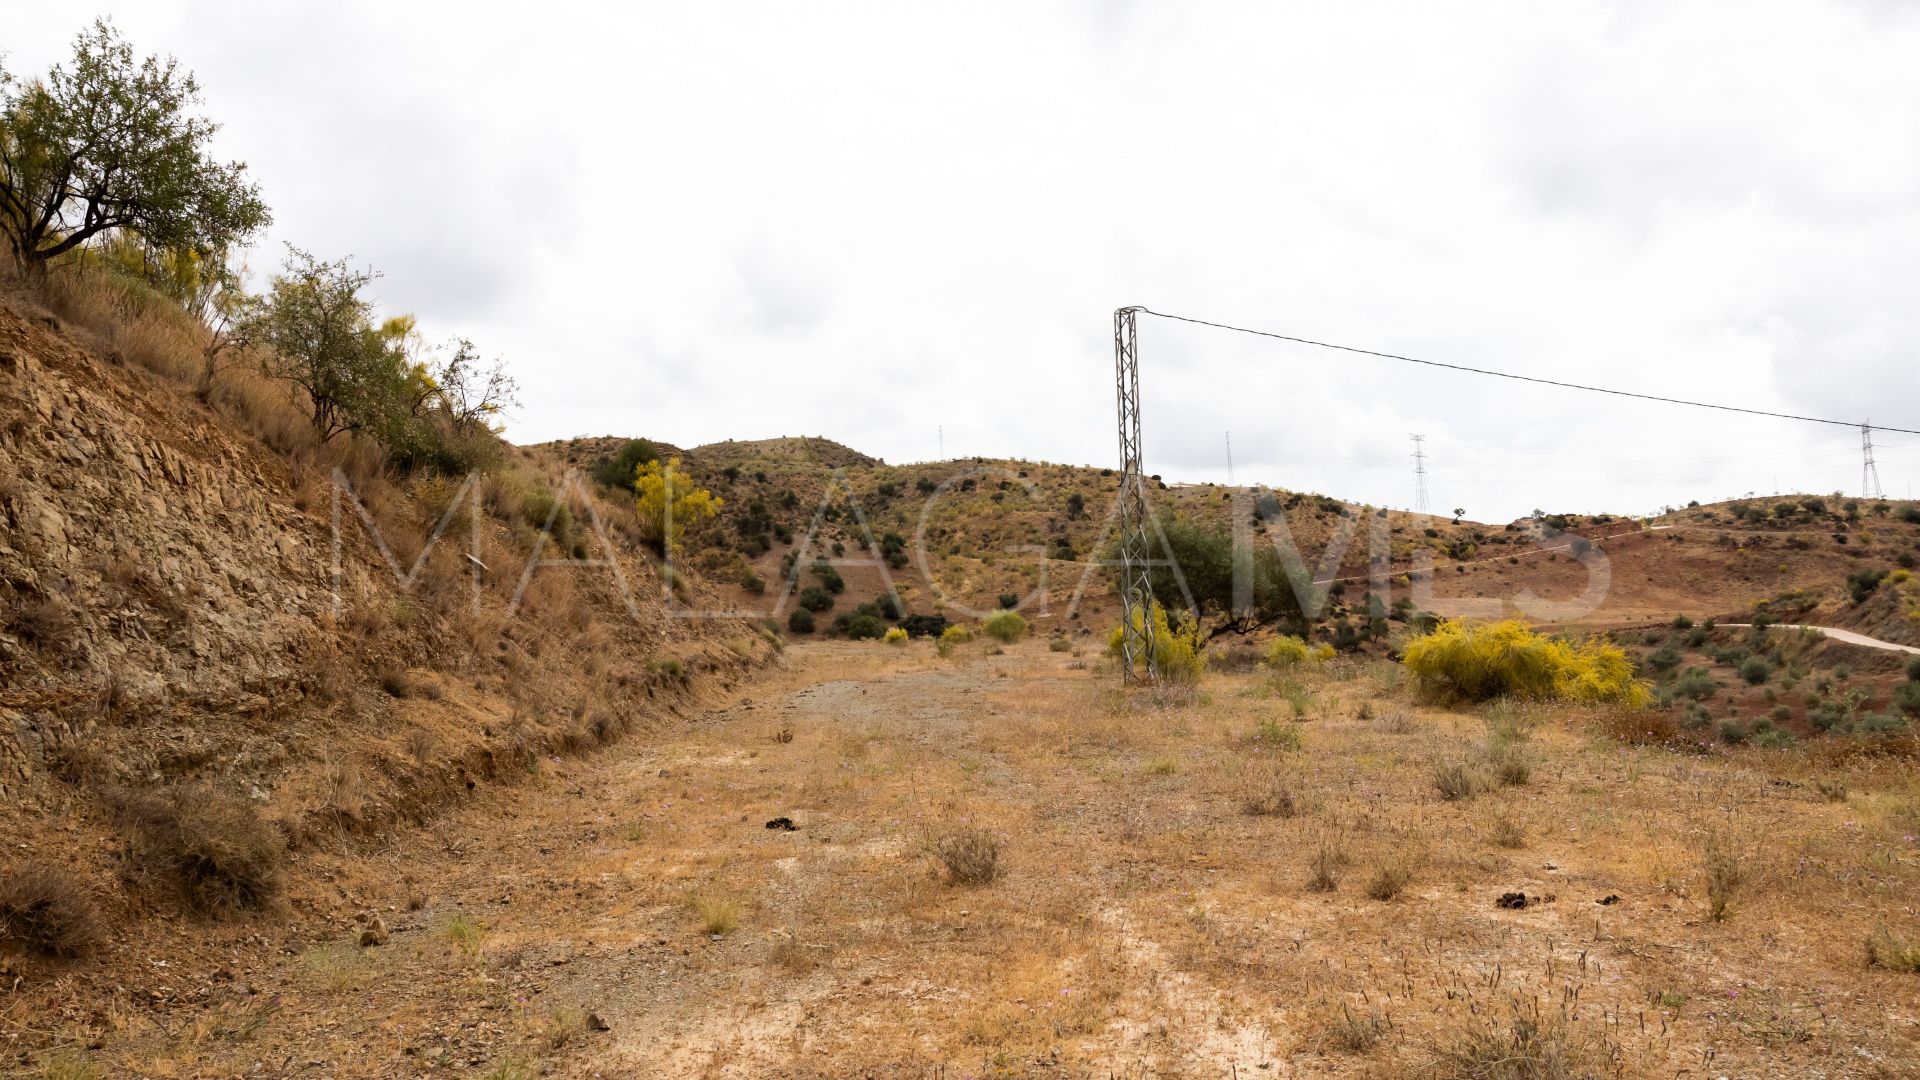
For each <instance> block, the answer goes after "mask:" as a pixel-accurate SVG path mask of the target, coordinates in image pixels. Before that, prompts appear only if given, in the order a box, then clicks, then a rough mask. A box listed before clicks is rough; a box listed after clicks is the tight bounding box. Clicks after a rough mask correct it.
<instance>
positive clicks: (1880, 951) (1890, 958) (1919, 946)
mask: <svg viewBox="0 0 1920 1080" xmlns="http://www.w3.org/2000/svg"><path fill="white" fill-rule="evenodd" d="M1867 966H1868V967H1876V968H1885V969H1886V970H1888V971H1900V972H1905V973H1907V974H1909V975H1915V974H1920V940H1915V939H1913V938H1908V937H1901V936H1898V935H1896V934H1894V933H1893V932H1892V931H1890V930H1888V929H1886V928H1885V927H1879V928H1877V929H1875V930H1874V931H1873V933H1871V934H1868V935H1867Z"/></svg>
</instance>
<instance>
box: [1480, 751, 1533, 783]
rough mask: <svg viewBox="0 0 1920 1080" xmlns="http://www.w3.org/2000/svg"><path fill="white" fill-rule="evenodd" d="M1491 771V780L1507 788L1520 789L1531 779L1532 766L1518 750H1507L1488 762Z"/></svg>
mask: <svg viewBox="0 0 1920 1080" xmlns="http://www.w3.org/2000/svg"><path fill="white" fill-rule="evenodd" d="M1489 764H1490V765H1491V767H1492V769H1493V778H1494V779H1495V780H1497V781H1499V782H1500V783H1502V784H1504V785H1506V786H1507V787H1521V786H1523V785H1524V784H1526V782H1527V781H1528V780H1529V779H1532V777H1533V765H1532V763H1531V762H1529V761H1528V760H1527V755H1525V754H1523V753H1521V752H1520V751H1518V750H1507V751H1505V752H1504V753H1501V754H1499V755H1497V756H1495V757H1494V758H1493V760H1492V761H1491V762H1489Z"/></svg>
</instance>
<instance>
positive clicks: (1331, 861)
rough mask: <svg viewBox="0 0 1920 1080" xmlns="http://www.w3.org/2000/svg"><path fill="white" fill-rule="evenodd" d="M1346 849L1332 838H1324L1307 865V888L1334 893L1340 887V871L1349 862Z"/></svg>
mask: <svg viewBox="0 0 1920 1080" xmlns="http://www.w3.org/2000/svg"><path fill="white" fill-rule="evenodd" d="M1349 861H1350V860H1349V858H1348V856H1347V851H1346V848H1345V847H1343V846H1341V844H1340V842H1339V841H1338V840H1336V839H1333V838H1331V837H1326V838H1322V839H1321V841H1320V844H1319V846H1318V847H1316V848H1315V849H1314V852H1313V860H1312V861H1311V862H1309V863H1308V864H1307V888H1308V889H1311V890H1312V891H1314V892H1332V891H1333V890H1335V889H1337V888H1339V887H1340V871H1341V870H1343V869H1345V868H1346V866H1347V863H1348V862H1349Z"/></svg>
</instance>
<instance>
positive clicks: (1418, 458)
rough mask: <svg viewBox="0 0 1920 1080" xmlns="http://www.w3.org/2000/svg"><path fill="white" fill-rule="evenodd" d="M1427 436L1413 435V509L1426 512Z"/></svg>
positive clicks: (1421, 512) (1422, 512) (1417, 511)
mask: <svg viewBox="0 0 1920 1080" xmlns="http://www.w3.org/2000/svg"><path fill="white" fill-rule="evenodd" d="M1426 441H1427V437H1426V436H1425V435H1415V436H1414V437H1413V509H1414V512H1416V513H1420V514H1424V513H1427V447H1426Z"/></svg>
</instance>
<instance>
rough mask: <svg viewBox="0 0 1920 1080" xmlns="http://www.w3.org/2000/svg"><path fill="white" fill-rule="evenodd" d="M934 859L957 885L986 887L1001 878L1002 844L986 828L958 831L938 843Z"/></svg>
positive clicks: (937, 841) (943, 837)
mask: <svg viewBox="0 0 1920 1080" xmlns="http://www.w3.org/2000/svg"><path fill="white" fill-rule="evenodd" d="M932 854H933V857H934V858H936V859H938V860H939V861H940V865H942V866H944V867H945V868H946V871H947V878H948V880H950V881H952V882H953V883H954V884H956V885H985V884H987V883H988V882H990V881H992V880H993V879H995V878H997V877H999V876H1000V841H999V839H998V838H997V837H995V836H994V835H993V834H992V833H990V832H988V831H987V830H985V829H958V830H955V831H953V832H950V833H947V834H946V835H944V836H942V837H940V838H939V839H937V840H935V841H934V842H933V845H932Z"/></svg>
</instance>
